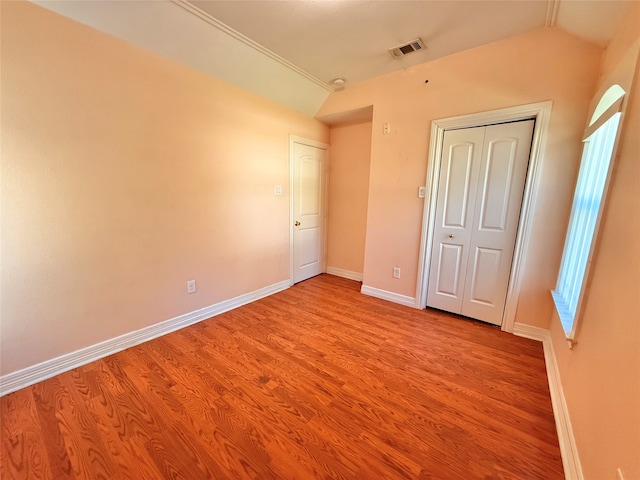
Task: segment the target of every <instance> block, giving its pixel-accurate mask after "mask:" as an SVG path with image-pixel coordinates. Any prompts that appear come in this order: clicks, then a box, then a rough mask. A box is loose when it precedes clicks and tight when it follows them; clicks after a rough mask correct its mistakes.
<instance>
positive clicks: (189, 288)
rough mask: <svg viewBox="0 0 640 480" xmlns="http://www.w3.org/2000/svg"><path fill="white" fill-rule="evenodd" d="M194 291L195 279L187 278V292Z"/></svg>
mask: <svg viewBox="0 0 640 480" xmlns="http://www.w3.org/2000/svg"><path fill="white" fill-rule="evenodd" d="M195 292H196V281H195V280H189V281H188V282H187V293H195Z"/></svg>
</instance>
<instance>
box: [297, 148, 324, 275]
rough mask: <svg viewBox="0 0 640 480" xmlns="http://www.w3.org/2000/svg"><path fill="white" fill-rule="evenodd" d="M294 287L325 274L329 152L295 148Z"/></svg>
mask: <svg viewBox="0 0 640 480" xmlns="http://www.w3.org/2000/svg"><path fill="white" fill-rule="evenodd" d="M292 150H293V151H292V156H293V157H292V158H293V222H294V224H293V225H294V226H293V246H292V248H293V283H297V282H301V281H302V280H306V279H307V278H311V277H313V276H315V275H319V274H320V273H322V272H323V270H324V220H325V219H324V216H325V215H324V177H325V163H326V153H327V152H326V149H324V148H321V147H316V146H312V145H307V144H304V143H298V142H297V141H294V142H293V144H292Z"/></svg>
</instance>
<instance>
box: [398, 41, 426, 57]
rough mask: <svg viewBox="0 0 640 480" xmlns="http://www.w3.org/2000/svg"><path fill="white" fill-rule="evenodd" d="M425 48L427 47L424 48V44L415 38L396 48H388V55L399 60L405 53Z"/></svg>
mask: <svg viewBox="0 0 640 480" xmlns="http://www.w3.org/2000/svg"><path fill="white" fill-rule="evenodd" d="M425 48H427V47H425V46H424V42H423V41H422V40H420V39H419V38H416V39H415V40H411V41H410V42H408V43H403V44H402V45H398V46H397V47H393V48H390V49H389V53H390V54H391V56H392V57H393V58H401V57H404V56H405V55H406V54H407V53H411V52H415V51H416V50H424V49H425Z"/></svg>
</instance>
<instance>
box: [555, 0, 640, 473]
mask: <svg viewBox="0 0 640 480" xmlns="http://www.w3.org/2000/svg"><path fill="white" fill-rule="evenodd" d="M639 49H640V4H638V5H637V6H636V7H635V8H634V9H633V10H632V11H631V13H630V14H629V15H628V16H627V19H626V22H625V24H623V25H622V27H621V28H620V29H619V31H618V34H617V35H616V37H615V38H614V40H613V41H612V43H611V44H610V45H609V47H608V48H607V50H606V51H605V55H604V57H603V63H602V66H603V68H602V74H601V76H600V78H601V80H600V82H599V85H598V92H601V91H603V90H606V88H608V86H609V85H610V84H611V83H613V82H621V85H622V86H623V87H624V88H625V90H627V91H628V92H629V94H628V97H627V98H628V100H627V107H626V109H627V110H626V113H625V115H624V125H623V130H622V133H621V138H620V140H619V144H618V151H617V158H616V163H615V166H614V173H613V177H612V181H611V184H610V190H609V192H610V193H609V197H608V201H607V204H606V207H605V211H604V217H603V221H602V223H601V230H600V237H599V245H598V248H597V251H596V252H597V253H596V256H595V258H594V262H593V264H592V267H591V277H590V278H591V286H590V288H589V290H588V294H587V297H586V303H585V307H584V312H583V315H582V317H581V321H580V328H579V331H578V335H577V337H576V340H577V342H578V343H577V345H576V346H575V347H574V348H573V350H569V349H568V348H567V346H566V344H565V341H564V331H563V329H562V326H561V324H560V320H559V319H558V318H557V316H556V315H555V314H554V315H553V318H552V321H551V334H552V340H553V346H554V350H555V355H556V359H557V362H558V368H559V371H560V377H561V379H562V387H563V391H564V395H565V398H566V401H567V405H568V408H569V415H570V418H571V422H572V426H573V432H574V435H575V438H576V444H577V447H578V453H579V456H580V460H581V463H582V468H583V473H584V478H585V479H586V480H591V479H593V480H598V479H605V478H612V479H613V478H617V477H616V470H617V469H618V468H621V469H622V471H623V472H624V478H625V479H627V480H629V479H639V478H640V454H639V452H640V201H639V199H640V196H639V193H638V192H640V136H639V134H638V132H640V72H639V71H638V51H639ZM629 59H632V60H633V61H632V62H630V61H629ZM634 74H635V80H634V79H633V76H634ZM625 79H627V83H626V84H625V82H624V80H625ZM599 97H600V95H599V94H597V95H596V98H595V99H594V103H597V100H598V99H599Z"/></svg>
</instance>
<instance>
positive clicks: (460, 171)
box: [443, 143, 474, 228]
mask: <svg viewBox="0 0 640 480" xmlns="http://www.w3.org/2000/svg"><path fill="white" fill-rule="evenodd" d="M473 152H474V144H473V143H460V144H457V145H452V146H451V148H450V149H449V162H448V165H447V166H448V168H447V172H446V176H445V178H446V186H445V189H446V190H445V197H444V219H443V225H444V226H445V227H462V228H464V227H465V225H466V220H467V207H468V204H469V183H470V182H471V173H472V172H471V169H472V166H473Z"/></svg>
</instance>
